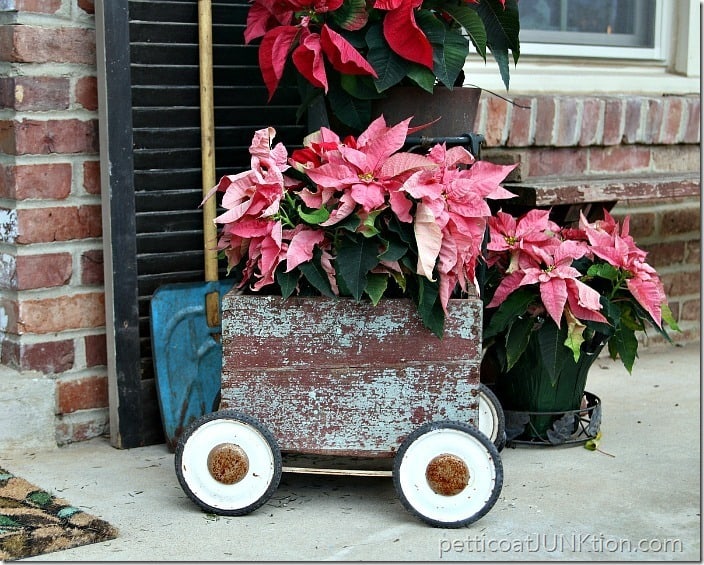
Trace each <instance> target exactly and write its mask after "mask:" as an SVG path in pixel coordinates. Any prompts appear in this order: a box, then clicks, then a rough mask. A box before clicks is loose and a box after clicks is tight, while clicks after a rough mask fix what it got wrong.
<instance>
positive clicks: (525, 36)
mask: <svg viewBox="0 0 704 565" xmlns="http://www.w3.org/2000/svg"><path fill="white" fill-rule="evenodd" d="M663 4H664V2H663V1H662V0H531V2H526V3H525V4H521V5H520V8H519V9H521V44H522V49H521V51H522V54H525V55H553V56H555V55H557V56H581V57H596V58H602V57H606V58H608V57H611V58H621V59H650V60H664V59H665V58H666V56H667V53H666V50H665V49H664V43H663V41H662V38H663V31H664V29H666V28H667V26H668V25H669V18H668V14H669V12H667V11H666V10H665V9H664V6H663Z"/></svg>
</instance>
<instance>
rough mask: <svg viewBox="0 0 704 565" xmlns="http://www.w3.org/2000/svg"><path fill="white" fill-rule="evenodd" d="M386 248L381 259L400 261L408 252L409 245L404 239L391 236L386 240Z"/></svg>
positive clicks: (380, 256)
mask: <svg viewBox="0 0 704 565" xmlns="http://www.w3.org/2000/svg"><path fill="white" fill-rule="evenodd" d="M384 244H385V245H386V249H385V250H384V252H383V253H382V254H381V255H379V259H380V260H382V261H398V260H399V259H400V258H401V257H403V256H404V255H405V254H406V253H407V252H408V245H406V244H405V243H403V242H402V241H398V240H396V239H392V238H389V239H388V240H386V241H384Z"/></svg>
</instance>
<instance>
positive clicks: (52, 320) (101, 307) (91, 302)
mask: <svg viewBox="0 0 704 565" xmlns="http://www.w3.org/2000/svg"><path fill="white" fill-rule="evenodd" d="M104 325H105V295H104V294H103V293H102V292H89V293H85V294H74V295H71V296H68V295H63V296H59V297H57V298H44V299H38V300H26V301H24V302H21V303H20V304H19V320H18V329H19V332H18V333H21V334H25V333H37V334H48V333H54V332H62V331H66V330H76V329H87V328H99V327H102V326H104Z"/></svg>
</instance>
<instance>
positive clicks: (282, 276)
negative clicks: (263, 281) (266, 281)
mask: <svg viewBox="0 0 704 565" xmlns="http://www.w3.org/2000/svg"><path fill="white" fill-rule="evenodd" d="M300 276H301V273H300V271H299V270H298V267H296V268H295V269H293V270H292V271H289V272H288V273H286V272H284V270H283V269H282V268H281V265H280V266H279V268H278V269H277V270H276V282H277V283H278V285H279V288H280V289H281V296H283V297H284V298H288V297H289V296H291V295H292V294H293V291H294V290H296V285H297V284H298V278H299V277H300Z"/></svg>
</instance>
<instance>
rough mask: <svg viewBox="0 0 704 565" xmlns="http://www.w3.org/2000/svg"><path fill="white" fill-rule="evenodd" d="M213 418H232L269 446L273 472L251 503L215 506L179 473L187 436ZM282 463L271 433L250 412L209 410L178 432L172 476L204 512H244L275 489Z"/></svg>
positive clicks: (235, 513)
mask: <svg viewBox="0 0 704 565" xmlns="http://www.w3.org/2000/svg"><path fill="white" fill-rule="evenodd" d="M214 420H234V421H237V422H241V423H243V424H246V425H247V426H250V427H252V428H254V429H255V430H256V431H257V432H258V433H259V434H260V435H261V436H262V437H263V438H264V440H265V441H266V443H267V444H268V447H269V449H270V450H271V454H272V457H273V461H274V473H273V476H272V479H271V482H270V483H269V485H268V487H267V489H266V492H264V493H263V494H262V495H261V496H260V497H259V498H258V499H257V500H255V501H254V502H252V503H251V504H248V505H247V506H244V507H241V508H217V507H214V506H212V505H210V504H207V503H206V502H204V501H203V500H201V499H200V498H199V497H198V496H197V495H196V494H195V493H194V492H193V490H191V487H190V485H189V484H188V481H187V479H186V477H185V476H184V474H183V461H182V457H183V452H184V450H185V448H186V446H187V445H188V442H189V440H191V438H192V436H193V434H194V433H195V432H196V431H197V430H198V429H199V428H200V427H201V426H203V425H204V424H206V423H208V422H212V421H214ZM193 441H195V440H193ZM282 466H283V464H282V460H281V450H280V449H279V445H278V443H277V441H276V439H275V438H274V436H273V435H272V433H271V432H270V431H269V430H268V429H267V428H266V427H265V426H263V425H262V424H261V423H260V422H258V421H257V420H256V419H255V418H252V417H251V416H248V415H246V414H242V413H240V412H238V411H236V410H221V411H219V412H212V413H210V414H205V415H204V416H201V417H200V418H198V419H197V420H196V421H194V422H193V423H192V424H191V425H190V426H188V428H187V429H186V431H185V432H184V433H183V434H181V437H180V438H179V441H178V445H177V446H176V453H175V457H174V467H175V470H176V477H177V478H178V482H179V484H180V485H181V488H182V489H183V491H184V492H185V493H186V495H188V498H190V499H191V500H192V501H193V502H195V503H196V504H197V505H198V506H199V507H200V508H202V509H203V510H205V511H206V512H210V513H212V514H218V515H221V516H244V515H245V514H249V513H251V512H253V511H254V510H256V509H257V508H259V507H260V506H262V505H263V504H264V503H265V502H267V501H268V500H269V499H270V498H271V496H272V495H273V494H274V492H275V491H276V489H277V488H278V487H279V482H280V481H281V471H282ZM231 488H238V485H237V484H235V485H231Z"/></svg>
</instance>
